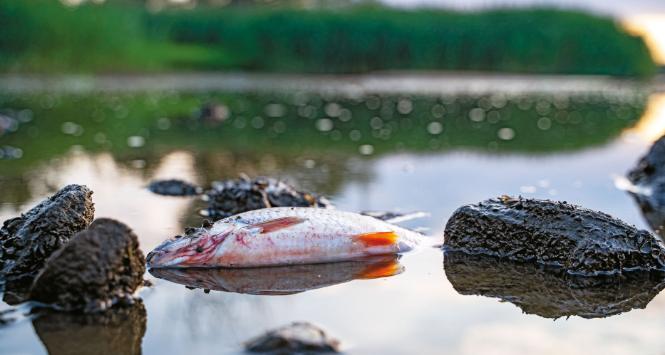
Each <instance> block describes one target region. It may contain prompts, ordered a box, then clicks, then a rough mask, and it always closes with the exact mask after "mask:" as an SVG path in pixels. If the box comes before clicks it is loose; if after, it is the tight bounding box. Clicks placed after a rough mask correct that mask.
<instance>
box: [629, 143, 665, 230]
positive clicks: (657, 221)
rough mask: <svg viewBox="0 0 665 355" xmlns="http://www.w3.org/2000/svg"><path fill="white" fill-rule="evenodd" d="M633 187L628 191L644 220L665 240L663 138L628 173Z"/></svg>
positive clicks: (664, 156)
mask: <svg viewBox="0 0 665 355" xmlns="http://www.w3.org/2000/svg"><path fill="white" fill-rule="evenodd" d="M628 179H629V180H630V182H631V183H632V184H633V185H634V186H635V188H634V189H632V190H631V191H629V193H630V194H631V196H633V198H634V199H635V201H636V202H637V204H638V205H639V206H640V209H641V210H642V214H643V215H644V218H645V219H646V220H647V223H649V225H650V226H651V228H652V229H653V230H654V231H655V232H656V233H658V234H659V235H660V236H661V238H665V136H664V137H662V138H660V139H659V140H658V141H656V143H654V144H653V146H651V149H650V150H649V152H648V153H647V154H646V155H645V156H644V157H642V158H641V159H640V161H639V162H638V164H637V166H636V167H635V168H634V169H633V170H631V171H630V172H629V173H628Z"/></svg>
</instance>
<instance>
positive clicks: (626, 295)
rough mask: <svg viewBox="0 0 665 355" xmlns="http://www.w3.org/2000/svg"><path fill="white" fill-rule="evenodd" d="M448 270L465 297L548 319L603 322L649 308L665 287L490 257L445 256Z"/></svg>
mask: <svg viewBox="0 0 665 355" xmlns="http://www.w3.org/2000/svg"><path fill="white" fill-rule="evenodd" d="M444 270H445V273H446V277H447V278H448V281H450V283H451V284H452V286H453V287H454V288H455V290H456V291H457V292H458V293H459V294H461V295H480V296H485V297H492V298H499V299H500V300H502V301H508V302H510V303H513V304H514V305H516V306H517V307H519V308H521V309H522V311H524V313H526V314H535V315H538V316H541V317H544V318H554V319H556V318H560V317H569V316H579V317H582V318H603V317H609V316H613V315H617V314H620V313H624V312H628V311H631V310H633V309H636V308H645V307H646V306H647V304H648V303H649V302H651V300H652V299H653V298H654V297H655V296H656V295H657V294H658V293H659V292H660V291H661V290H662V289H663V288H665V279H664V278H663V277H662V275H657V274H650V273H645V272H629V273H624V274H623V275H616V276H599V277H582V276H573V275H569V274H565V273H558V272H556V270H549V269H544V268H542V267H541V266H538V265H535V264H530V263H518V262H512V261H508V260H498V259H497V258H494V257H491V256H482V255H468V254H463V253H455V252H453V253H450V252H448V253H446V254H445V256H444Z"/></svg>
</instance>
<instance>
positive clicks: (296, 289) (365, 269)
mask: <svg viewBox="0 0 665 355" xmlns="http://www.w3.org/2000/svg"><path fill="white" fill-rule="evenodd" d="M403 270H404V267H403V266H402V265H401V264H400V263H399V260H398V257H396V256H392V255H390V256H377V257H372V258H367V259H363V260H356V261H345V262H339V263H328V264H312V265H293V266H278V267H266V268H250V269H198V268H192V269H151V270H150V274H152V275H153V276H155V277H157V278H160V279H165V280H168V281H171V282H175V283H178V284H181V285H185V286H187V287H189V288H201V289H204V290H206V292H207V291H209V290H214V291H223V292H235V293H245V294H251V295H292V294H296V293H300V292H304V291H309V290H314V289H318V288H323V287H328V286H333V285H337V284H341V283H345V282H349V281H353V280H368V279H377V278H382V277H390V276H395V275H397V274H400V273H401V272H402V271H403Z"/></svg>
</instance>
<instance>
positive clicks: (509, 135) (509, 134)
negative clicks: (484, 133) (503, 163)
mask: <svg viewBox="0 0 665 355" xmlns="http://www.w3.org/2000/svg"><path fill="white" fill-rule="evenodd" d="M496 135H497V137H499V139H501V140H504V141H509V140H511V139H513V138H515V131H514V130H513V129H512V128H508V127H504V128H501V129H499V131H497V133H496Z"/></svg>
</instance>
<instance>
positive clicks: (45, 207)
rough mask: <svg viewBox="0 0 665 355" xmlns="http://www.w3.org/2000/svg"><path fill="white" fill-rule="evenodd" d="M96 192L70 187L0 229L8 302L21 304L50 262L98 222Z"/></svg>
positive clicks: (0, 267)
mask: <svg viewBox="0 0 665 355" xmlns="http://www.w3.org/2000/svg"><path fill="white" fill-rule="evenodd" d="M91 195H92V191H90V190H89V189H88V188H87V187H85V186H80V185H69V186H66V187H64V188H63V189H62V190H60V191H58V192H57V193H56V194H55V195H53V196H51V197H49V198H48V199H46V200H44V201H42V202H41V203H40V204H38V205H37V206H35V207H34V208H32V209H31V210H30V211H28V212H26V213H24V214H23V215H21V216H20V217H16V218H12V219H9V220H6V221H5V222H4V224H3V226H2V229H0V270H1V272H0V275H1V276H2V277H3V278H4V280H5V282H6V285H5V295H4V300H5V301H6V302H8V303H17V302H21V301H22V299H23V296H24V293H25V291H27V289H28V288H29V287H30V285H31V284H32V281H33V280H34V277H35V276H36V275H37V273H38V272H39V271H40V270H41V269H42V268H43V266H44V262H45V261H46V259H47V258H48V257H49V256H50V255H51V254H52V253H53V252H54V251H56V250H57V249H59V248H60V247H62V246H63V245H64V244H65V243H67V241H68V240H69V238H71V236H73V235H74V234H76V233H77V232H79V231H81V230H83V229H85V228H86V227H87V226H88V225H89V224H90V223H91V222H92V219H93V218H94V206H93V203H92V199H91Z"/></svg>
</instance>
